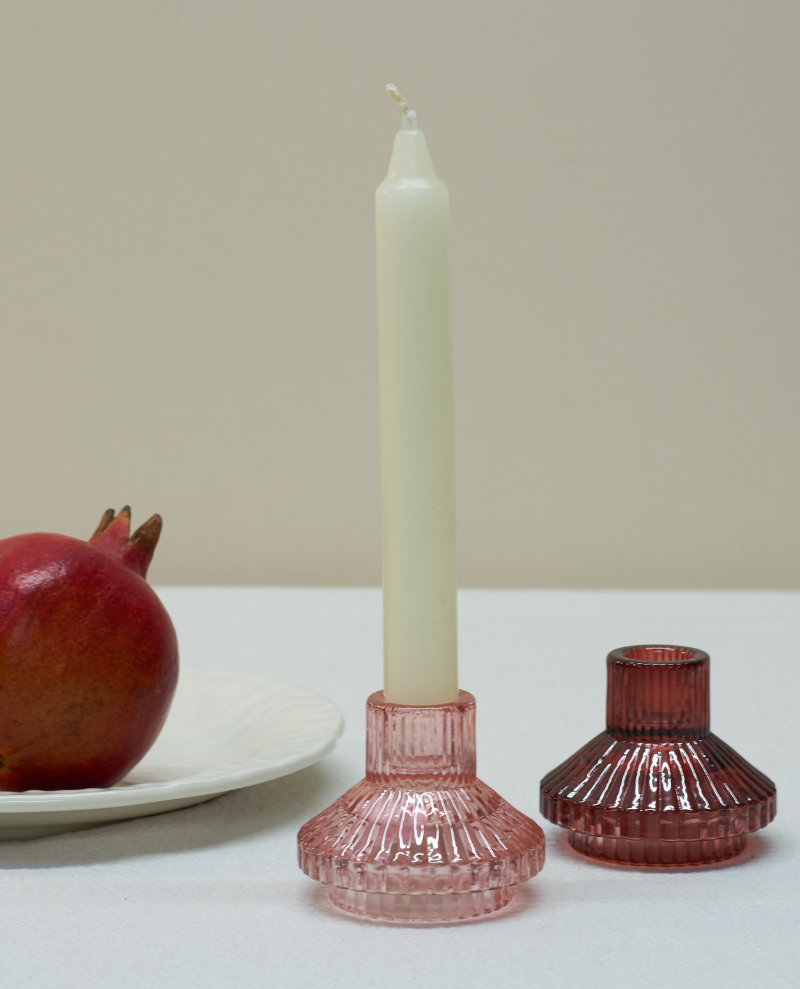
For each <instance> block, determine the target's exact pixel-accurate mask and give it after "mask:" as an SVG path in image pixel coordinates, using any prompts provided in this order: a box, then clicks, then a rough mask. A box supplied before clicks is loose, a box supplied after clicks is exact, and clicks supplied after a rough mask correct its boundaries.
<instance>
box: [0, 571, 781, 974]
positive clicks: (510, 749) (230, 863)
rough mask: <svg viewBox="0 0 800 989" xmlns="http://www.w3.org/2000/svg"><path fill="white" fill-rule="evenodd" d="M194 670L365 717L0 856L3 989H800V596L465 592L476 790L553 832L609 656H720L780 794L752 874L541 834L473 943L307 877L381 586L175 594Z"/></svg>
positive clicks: (344, 765)
mask: <svg viewBox="0 0 800 989" xmlns="http://www.w3.org/2000/svg"><path fill="white" fill-rule="evenodd" d="M160 593H161V595H162V598H163V600H164V602H165V604H166V605H167V607H168V608H169V610H170V612H171V613H172V616H173V619H174V621H175V624H176V626H177V629H178V634H179V637H180V642H181V652H182V657H183V659H184V660H185V661H186V662H188V663H192V664H194V665H198V666H209V667H224V668H230V669H243V670H251V671H255V672H263V673H266V674H269V675H271V676H278V677H282V678H285V679H290V680H294V681H296V682H299V683H302V684H306V685H308V686H311V687H314V688H316V689H317V690H319V691H321V692H322V693H324V694H326V695H327V696H328V697H330V698H331V699H332V700H334V701H335V702H336V703H337V704H338V705H339V706H340V707H341V709H342V711H343V712H344V714H345V717H346V719H347V728H346V730H345V734H344V737H343V738H342V740H341V742H340V743H339V745H338V747H337V748H336V750H335V751H334V752H333V754H332V755H329V756H328V757H327V758H326V759H324V760H323V761H322V762H321V763H319V764H318V765H316V766H313V767H311V768H309V769H306V770H303V771H302V772H299V773H296V774H295V775H293V776H289V777H286V778H284V779H281V780H276V781H273V782H271V783H265V784H262V785H260V786H256V787H251V788H250V789H247V790H239V791H236V792H234V793H230V794H227V795H226V796H223V797H220V798H218V799H216V800H213V801H211V802H209V803H206V804H202V805H200V806H198V807H194V808H190V809H188V810H182V811H177V812H174V813H171V814H164V815H161V816H157V817H151V818H146V819H143V820H137V821H132V822H129V823H123V824H116V825H112V826H109V827H104V828H99V829H96V830H90V831H83V832H78V833H73V834H68V835H64V836H58V837H54V838H46V839H40V840H38V841H31V842H10V843H6V844H2V845H0V866H2V870H3V871H2V879H1V880H0V882H1V883H2V887H0V888H1V890H2V892H1V893H0V980H1V981H2V985H3V986H4V987H6V986H7V987H27V986H35V987H39V986H41V987H45V986H46V987H48V989H58V987H63V986H70V987H72V986H76V987H77V986H81V987H87V989H88V987H101V986H102V987H104V989H108V987H115V989H116V987H128V986H131V987H134V986H135V987H140V986H141V987H148V989H157V987H161V986H169V987H184V986H185V987H191V989H206V987H223V986H224V987H235V989H249V987H251V986H252V987H256V986H257V987H264V986H271V987H272V986H274V987H284V986H286V987H294V986H309V987H315V989H316V987H336V986H349V987H358V989H360V987H370V986H375V987H385V989H392V987H400V986H403V987H408V986H436V987H437V989H440V987H448V986H456V985H458V986H469V987H484V986H486V987H489V986H526V987H528V986H535V987H544V989H548V987H563V986H566V987H569V989H581V987H584V986H585V987H586V989H598V987H604V986H609V987H611V986H614V987H616V986H625V985H642V986H647V987H665V989H666V987H670V989H672V987H676V986H680V987H695V986H696V987H698V989H700V987H702V989H709V987H714V989H716V987H728V986H742V987H746V989H753V987H755V986H758V987H762V986H763V987H767V989H775V987H782V986H792V987H797V986H798V985H800V973H799V972H798V960H800V959H799V955H800V952H799V951H798V947H800V924H799V923H798V921H799V920H800V909H799V907H800V868H799V867H798V863H799V862H800V855H798V839H799V838H800V835H799V834H798V831H799V830H800V827H799V825H800V806H799V804H798V773H797V766H798V759H799V758H800V753H798V743H797V723H798V717H797V711H798V699H799V698H800V594H790V593H763V592H759V593H736V592H734V593H728V592H726V593H705V592H699V593H684V592H669V593H662V592H638V593H634V592H558V591H536V592H534V591H491V592H486V591H467V592H464V593H463V594H462V595H461V597H460V616H459V621H460V651H461V660H460V663H461V665H460V669H461V683H462V686H463V687H465V688H466V689H468V690H471V691H472V692H473V693H474V694H475V695H476V697H477V702H478V772H479V775H480V776H481V777H482V778H483V779H484V780H485V781H486V782H487V783H489V784H490V785H491V786H493V787H494V788H495V789H497V790H499V791H500V792H501V793H502V794H503V795H504V796H505V797H506V798H507V799H508V800H510V801H511V802H512V803H513V804H515V805H516V806H517V807H519V808H520V809H521V810H522V811H524V812H525V813H527V814H529V815H531V816H532V817H534V818H535V819H537V820H538V821H539V822H540V823H542V821H541V818H540V816H539V813H538V782H539V779H540V778H541V777H542V775H543V774H544V773H545V772H546V771H547V770H549V769H551V768H552V767H553V766H555V765H556V764H557V763H559V762H561V761H562V760H563V759H564V758H566V757H567V756H568V755H570V754H571V753H572V752H573V751H574V750H575V749H576V748H578V747H579V746H580V745H582V744H583V743H584V742H585V741H587V740H588V739H589V738H590V737H591V736H593V735H594V734H596V732H597V731H599V730H600V729H601V728H602V726H603V721H604V710H605V707H604V704H605V655H606V653H607V652H608V650H609V649H611V648H614V647H616V646H622V645H630V644H634V643H641V642H668V643H676V644H680V645H690V646H696V647H699V648H701V649H705V650H706V651H707V652H709V653H711V658H712V667H711V669H712V675H711V685H712V694H711V696H712V727H713V730H714V731H715V733H716V734H718V735H720V736H721V737H722V738H723V739H725V740H726V741H727V742H729V743H730V744H731V745H733V746H734V748H736V749H737V750H738V751H739V752H740V753H741V754H742V755H743V756H744V757H745V758H747V759H748V760H749V761H750V762H752V763H754V764H755V765H756V766H757V767H758V768H759V769H761V770H763V771H764V772H765V773H767V774H768V775H769V776H771V777H772V778H773V779H774V780H775V782H776V783H777V785H778V806H779V812H778V817H777V819H776V821H775V823H774V824H772V825H771V826H770V827H769V828H768V829H766V830H765V831H763V832H760V833H759V834H758V835H757V836H753V837H751V839H750V843H749V848H748V851H747V852H746V853H745V855H744V856H743V857H742V858H741V860H739V861H738V862H737V863H736V864H735V865H729V866H727V867H719V868H714V869H709V870H704V871H702V870H693V871H683V872H671V873H650V872H648V871H645V870H626V869H622V868H613V867H610V866H602V865H592V864H590V863H588V862H586V861H584V860H582V859H581V858H580V857H578V856H577V855H575V854H574V853H572V851H571V850H570V849H569V846H568V845H567V843H566V840H565V836H564V834H563V833H562V832H560V830H559V829H558V828H555V827H553V826H551V825H549V824H544V830H545V833H546V835H547V842H548V844H547V862H546V865H545V868H544V871H543V872H542V873H541V874H540V875H539V876H538V877H537V878H536V879H534V880H532V881H531V882H530V883H528V884H527V885H526V886H523V887H521V888H520V891H519V892H518V894H517V898H516V900H515V902H514V904H513V905H512V907H510V908H509V909H508V911H506V912H504V913H501V914H499V915H498V916H497V917H495V918H492V919H489V920H484V921H481V922H477V923H472V924H468V925H464V926H461V927H439V928H429V929H425V928H411V929H409V928H401V927H389V926H378V925H374V924H369V923H364V922H361V921H356V920H353V919H350V918H349V917H347V916H344V915H340V914H337V913H336V912H334V911H333V910H332V908H330V907H329V906H328V905H327V901H326V898H325V894H324V892H323V890H322V888H321V887H319V886H318V885H317V884H316V883H313V882H312V881H311V880H309V879H307V878H306V877H305V876H304V875H303V874H302V873H301V872H300V871H299V869H298V868H297V865H296V855H295V835H296V832H297V829H298V828H299V827H300V825H301V824H302V823H303V822H304V821H306V820H307V819H308V818H309V817H311V816H312V815H313V814H315V813H316V812H317V811H319V810H321V809H322V808H323V807H325V806H326V805H327V804H328V803H330V802H331V801H332V800H333V799H334V798H335V797H337V796H338V795H339V794H340V793H341V792H342V791H343V790H344V789H346V787H347V786H349V785H350V784H352V783H353V782H355V781H356V780H357V779H359V778H360V777H361V776H362V775H363V768H364V702H365V700H366V697H367V695H368V694H369V693H370V692H371V691H372V690H375V689H378V688H379V687H380V685H381V604H380V594H379V592H378V591H376V590H293V589H280V588H274V589H263V588H236V589H232V588H224V589H213V588H163V589H161V591H160Z"/></svg>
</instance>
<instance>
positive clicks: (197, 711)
mask: <svg viewBox="0 0 800 989" xmlns="http://www.w3.org/2000/svg"><path fill="white" fill-rule="evenodd" d="M343 728H344V719H343V718H342V715H341V714H340V712H339V710H338V708H336V707H335V706H334V705H333V704H332V703H331V702H330V701H329V700H326V699H325V698H324V697H322V696H321V695H320V694H317V693H315V692H314V691H313V690H308V689H307V688H306V687H298V686H297V685H296V684H293V683H286V682H285V681H283V680H273V679H271V678H270V677H264V676H258V675H256V674H254V673H236V672H231V671H227V670H198V669H193V668H192V667H186V666H183V667H181V673H180V679H179V681H178V689H177V690H176V692H175V699H174V700H173V702H172V708H171V709H170V713H169V717H168V718H167V723H166V724H165V725H164V728H163V730H162V732H161V734H160V735H159V737H158V739H157V740H156V743H155V745H154V746H153V747H152V749H150V751H149V752H148V753H147V755H146V756H145V757H144V759H142V761H141V762H140V763H139V764H138V766H136V767H135V768H134V769H133V770H131V772H130V773H129V774H128V775H127V776H126V777H125V779H124V780H122V781H121V782H120V783H117V784H115V785H114V786H112V787H108V788H107V789H91V790H27V791H26V792H25V793H0V841H11V840H15V839H19V838H41V837H44V836H46V835H52V834H59V833H60V832H62V831H78V830H80V829H82V828H90V827H96V826H97V825H99V824H111V823H112V822H113V821H124V820H128V819H129V818H132V817H146V816H147V815H149V814H160V813H162V812H163V811H167V810H177V809H178V808H179V807H190V806H191V805H192V804H199V803H202V801H204V800H210V799H211V798H212V797H216V796H219V794H221V793H226V792H227V791H228V790H236V789H238V788H239V787H243V786H252V785H253V784H254V783H264V782H265V781H266V780H274V779H276V778H277V777H279V776H285V775H287V774H288V773H294V772H296V771H297V770H298V769H303V768H304V767H305V766H310V765H311V764H312V763H313V762H316V761H317V760H318V759H321V758H322V757H323V756H324V755H326V754H327V753H328V752H330V751H331V749H332V748H333V747H334V745H335V744H336V740H337V738H338V737H339V736H340V735H341V733H342V730H343Z"/></svg>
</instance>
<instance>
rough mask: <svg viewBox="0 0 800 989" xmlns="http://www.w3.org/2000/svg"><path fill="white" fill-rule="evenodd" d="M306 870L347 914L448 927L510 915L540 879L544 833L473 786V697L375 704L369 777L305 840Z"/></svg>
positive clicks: (312, 824)
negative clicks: (519, 892)
mask: <svg viewBox="0 0 800 989" xmlns="http://www.w3.org/2000/svg"><path fill="white" fill-rule="evenodd" d="M297 842H298V857H299V862H300V868H301V869H302V870H303V872H305V873H306V875H307V876H310V877H311V878H312V879H317V880H318V881H319V882H321V883H325V884H326V885H327V886H328V887H329V889H328V893H329V896H330V899H331V901H332V902H333V903H334V904H335V905H336V906H337V907H339V908H341V909H342V910H346V911H348V912H349V913H352V914H356V915H358V916H361V917H366V918H370V919H372V920H382V921H394V922H398V921H400V922H412V923H423V924H424V923H435V924H442V923H452V922H455V921H463V920H473V919H475V918H478V917H482V916H484V915H486V914H490V913H493V912H494V911H496V910H499V909H501V908H502V907H504V906H505V905H506V904H507V903H508V902H509V901H510V900H511V898H512V897H513V895H514V888H515V886H516V885H517V884H518V883H523V882H525V881H526V880H527V879H530V878H531V877H532V876H535V875H536V873H537V872H539V870H540V869H541V868H542V865H543V864H544V834H543V833H542V829H541V828H540V827H539V826H538V825H537V824H535V823H534V822H533V821H532V820H530V818H527V817H525V815H524V814H521V813H520V812H519V811H518V810H515V809H514V808H513V807H512V806H511V805H510V804H508V803H507V802H506V801H505V800H503V798H502V797H501V796H500V795H499V794H497V793H495V791H494V790H491V789H490V788H489V787H488V786H486V784H485V783H482V782H481V781H480V780H479V779H478V778H477V776H476V775H475V698H474V697H473V696H472V694H468V693H467V692H466V691H464V690H461V691H459V695H458V700H457V701H455V702H454V703H452V704H442V705H436V706H431V707H411V706H407V705H401V704H392V703H390V702H389V701H387V700H386V698H385V697H384V695H383V692H382V691H379V692H378V693H375V694H372V695H371V696H370V697H369V699H368V700H367V775H366V778H365V779H363V780H362V781H361V782H360V783H357V784H356V785H355V786H354V787H351V788H350V789H349V790H348V791H347V793H345V794H344V795H343V796H341V797H340V798H339V799H338V800H337V801H336V802H335V803H333V804H332V805H331V806H330V807H328V809H327V810H324V811H323V812H322V813H321V814H318V815H317V816H316V817H315V818H313V819H312V820H311V821H309V822H308V823H307V824H305V825H304V826H303V827H302V828H301V829H300V833H299V834H298V836H297Z"/></svg>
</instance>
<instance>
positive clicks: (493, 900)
mask: <svg viewBox="0 0 800 989" xmlns="http://www.w3.org/2000/svg"><path fill="white" fill-rule="evenodd" d="M328 896H329V897H330V900H331V903H333V904H334V906H337V907H339V909H340V910H346V911H347V912H348V913H352V914H356V915H357V916H359V917H363V918H365V919H367V920H381V921H385V922H392V923H400V924H457V923H460V922H462V921H465V920H477V919H478V918H479V917H485V916H486V915H487V914H490V913H495V911H497V910H502V908H503V907H504V906H506V905H507V904H509V903H510V902H511V900H512V899H513V898H514V887H513V886H503V887H501V888H500V889H486V890H476V891H475V892H471V893H443V894H438V895H437V894H434V893H430V894H417V895H411V894H407V893H364V892H361V891H360V890H355V889H342V888H341V887H340V886H330V887H329V888H328Z"/></svg>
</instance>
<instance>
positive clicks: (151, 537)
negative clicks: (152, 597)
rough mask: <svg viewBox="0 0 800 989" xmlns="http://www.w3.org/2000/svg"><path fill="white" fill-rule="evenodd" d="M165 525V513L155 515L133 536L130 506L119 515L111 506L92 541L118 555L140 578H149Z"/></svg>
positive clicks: (107, 551) (101, 520)
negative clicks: (162, 519)
mask: <svg viewBox="0 0 800 989" xmlns="http://www.w3.org/2000/svg"><path fill="white" fill-rule="evenodd" d="M162 524H163V523H162V521H161V516H160V515H153V516H152V518H149V519H148V520H147V521H146V522H145V523H144V525H140V526H139V528H138V529H137V530H136V532H134V534H133V535H131V534H130V532H131V508H130V505H126V506H125V507H124V508H123V509H121V510H120V513H119V515H116V514H115V513H114V509H113V508H108V509H106V511H105V512H103V517H102V518H101V519H100V525H98V527H97V528H96V529H95V532H94V535H93V536H92V537H91V539H90V540H89V542H90V543H93V544H94V545H95V546H99V547H100V549H104V550H105V551H106V553H111V554H112V555H113V556H116V557H118V558H119V559H120V560H122V562H123V563H125V564H126V565H127V566H129V567H130V568H131V570H133V571H134V572H135V573H138V574H139V576H140V577H146V576H147V568H148V567H149V566H150V561H151V560H152V559H153V553H154V552H155V548H156V543H157V542H158V537H159V536H160V535H161V526H162Z"/></svg>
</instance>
